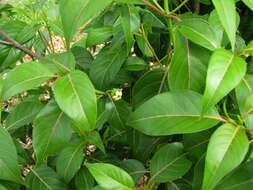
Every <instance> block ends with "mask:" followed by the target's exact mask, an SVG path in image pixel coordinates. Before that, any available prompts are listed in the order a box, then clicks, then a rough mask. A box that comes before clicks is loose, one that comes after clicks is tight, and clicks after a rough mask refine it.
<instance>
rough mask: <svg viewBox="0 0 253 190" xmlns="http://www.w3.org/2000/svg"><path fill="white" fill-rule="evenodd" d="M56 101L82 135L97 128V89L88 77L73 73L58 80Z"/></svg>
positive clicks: (76, 72)
mask: <svg viewBox="0 0 253 190" xmlns="http://www.w3.org/2000/svg"><path fill="white" fill-rule="evenodd" d="M53 91H54V94H55V100H56V102H57V103H58V105H59V107H60V108H61V110H63V112H64V113H65V114H66V115H68V116H69V117H70V118H71V119H73V120H74V124H75V127H74V129H75V130H76V131H77V132H79V133H80V134H84V133H85V132H87V131H91V130H93V129H94V128H95V123H96V116H97V105H96V94H95V89H94V87H93V85H92V83H91V82H90V80H89V78H88V76H87V75H86V74H85V73H83V72H81V71H73V72H71V73H70V74H68V75H67V76H64V77H61V78H58V79H57V80H56V82H55V84H54V86H53Z"/></svg>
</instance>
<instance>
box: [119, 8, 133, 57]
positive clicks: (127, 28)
mask: <svg viewBox="0 0 253 190" xmlns="http://www.w3.org/2000/svg"><path fill="white" fill-rule="evenodd" d="M120 12H121V25H122V28H123V31H124V34H125V41H126V44H127V52H130V50H131V48H132V45H133V34H132V30H131V9H130V7H129V5H124V6H122V7H121V11H120Z"/></svg>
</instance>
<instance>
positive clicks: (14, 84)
mask: <svg viewBox="0 0 253 190" xmlns="http://www.w3.org/2000/svg"><path fill="white" fill-rule="evenodd" d="M52 77H54V74H53V73H52V72H51V71H49V69H48V68H47V67H45V66H44V65H42V64H40V63H36V62H29V63H23V64H21V65H19V66H17V67H15V68H14V69H12V70H11V71H10V72H9V73H8V74H7V78H6V79H5V80H4V84H3V93H2V99H3V100H7V99H8V98H10V97H12V96H15V95H17V94H18V93H21V92H23V91H26V90H30V89H32V88H34V87H37V86H39V85H40V84H42V83H43V82H45V81H47V80H49V79H50V78H52Z"/></svg>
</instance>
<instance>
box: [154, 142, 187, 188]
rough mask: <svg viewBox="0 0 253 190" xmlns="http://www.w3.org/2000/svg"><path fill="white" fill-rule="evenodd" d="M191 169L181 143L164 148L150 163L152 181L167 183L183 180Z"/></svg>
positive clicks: (167, 145)
mask: <svg viewBox="0 0 253 190" xmlns="http://www.w3.org/2000/svg"><path fill="white" fill-rule="evenodd" d="M190 168H191V162H190V161H189V160H188V159H187V158H186V154H185V153H184V152H183V145H182V144H181V143H171V144H166V145H164V146H162V147H161V148H160V149H159V150H158V151H157V152H156V153H155V155H154V156H153V158H152V159H151V162H150V170H151V179H153V180H154V181H156V182H157V183H165V182H168V181H173V180H175V179H179V178H181V177H182V176H183V175H184V174H185V173H186V172H187V171H188V170H189V169H190Z"/></svg>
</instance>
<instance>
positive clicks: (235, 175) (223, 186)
mask: <svg viewBox="0 0 253 190" xmlns="http://www.w3.org/2000/svg"><path fill="white" fill-rule="evenodd" d="M252 171H253V161H249V162H246V163H244V164H243V165H241V166H239V167H238V168H237V169H236V170H235V171H233V172H232V174H230V175H228V176H227V177H225V178H224V179H223V180H222V181H221V182H220V183H219V185H218V186H217V187H216V188H215V190H251V189H252V187H253V172H252Z"/></svg>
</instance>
